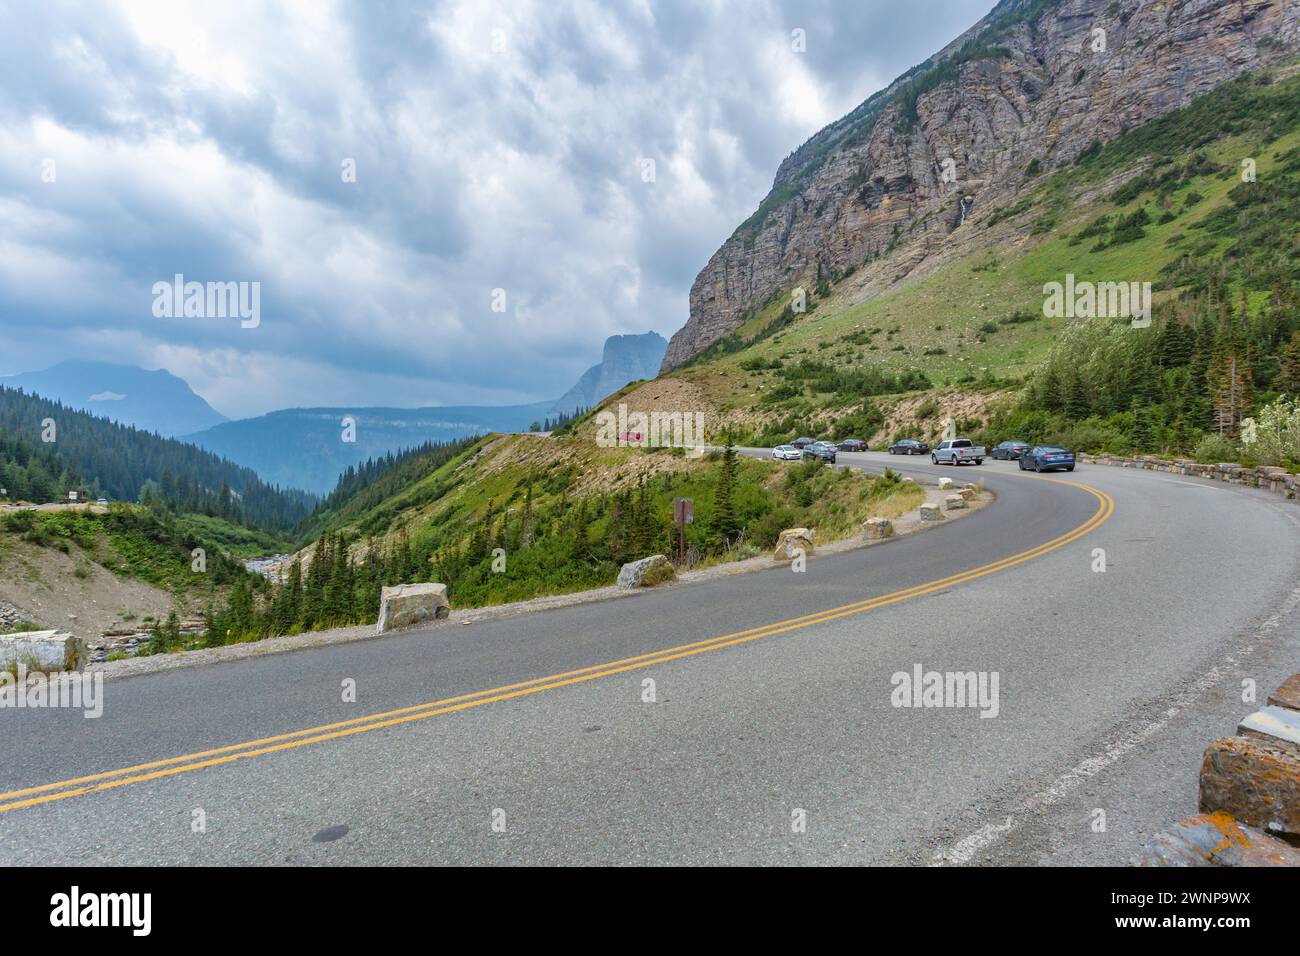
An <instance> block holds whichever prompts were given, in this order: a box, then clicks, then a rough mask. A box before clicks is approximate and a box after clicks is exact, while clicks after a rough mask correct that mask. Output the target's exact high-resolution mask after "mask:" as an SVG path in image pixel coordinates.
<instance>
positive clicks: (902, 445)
mask: <svg viewBox="0 0 1300 956" xmlns="http://www.w3.org/2000/svg"><path fill="white" fill-rule="evenodd" d="M929 450H930V446H929V445H928V444H926V443H925V442H923V441H920V440H918V439H916V438H903V439H900V440H899V441H896V442H894V443H893V444H892V445H890V446H889V453H890V454H891V455H924V454H925V453H926V452H927V451H929Z"/></svg>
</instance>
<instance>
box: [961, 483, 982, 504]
mask: <svg viewBox="0 0 1300 956" xmlns="http://www.w3.org/2000/svg"><path fill="white" fill-rule="evenodd" d="M979 493H980V490H979V488H977V487H976V486H975V485H972V484H965V485H962V486H961V491H960V492H959V494H960V495H961V496H962V497H963V498H965V499H966V500H967V501H974V500H975V499H976V498H978V497H979Z"/></svg>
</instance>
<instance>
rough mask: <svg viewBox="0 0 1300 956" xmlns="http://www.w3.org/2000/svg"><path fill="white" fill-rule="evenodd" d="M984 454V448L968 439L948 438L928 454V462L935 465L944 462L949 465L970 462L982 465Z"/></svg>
mask: <svg viewBox="0 0 1300 956" xmlns="http://www.w3.org/2000/svg"><path fill="white" fill-rule="evenodd" d="M985 454H986V452H985V451H984V446H983V445H977V444H975V443H974V442H973V441H971V440H970V439H969V438H949V439H947V440H946V441H941V442H939V447H938V448H936V449H935V450H934V451H932V452H930V461H932V462H933V463H934V464H936V465H941V464H943V463H944V462H947V463H948V464H950V465H964V464H966V463H967V462H972V461H973V462H974V463H975V464H977V465H982V464H984V456H985Z"/></svg>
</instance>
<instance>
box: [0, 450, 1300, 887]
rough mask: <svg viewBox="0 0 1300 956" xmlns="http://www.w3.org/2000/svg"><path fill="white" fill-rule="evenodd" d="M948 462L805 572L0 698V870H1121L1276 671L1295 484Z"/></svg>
mask: <svg viewBox="0 0 1300 956" xmlns="http://www.w3.org/2000/svg"><path fill="white" fill-rule="evenodd" d="M840 460H841V463H842V464H849V465H866V466H867V467H871V468H875V469H878V468H879V467H881V465H883V464H889V465H891V466H893V467H895V468H896V469H899V470H903V471H904V472H905V473H910V474H914V475H916V476H917V477H919V478H923V479H924V478H926V477H927V476H929V477H930V478H932V477H933V476H934V475H946V476H954V469H952V468H950V467H938V468H936V467H934V466H931V465H930V464H929V462H928V460H925V459H900V458H890V457H889V456H885V455H876V454H864V455H848V454H844V455H841V456H840ZM776 467H780V466H779V465H778V466H776ZM956 477H958V478H959V479H960V480H969V479H973V478H975V477H979V478H982V479H984V480H985V482H986V484H987V487H989V488H990V489H991V490H992V491H994V492H995V493H996V494H997V496H998V500H997V501H996V502H995V503H994V504H993V505H991V506H990V507H988V508H985V509H984V510H982V511H981V512H979V513H977V514H974V515H971V516H970V517H968V518H966V519H964V520H962V521H960V522H953V523H951V524H949V525H946V526H942V527H939V528H936V529H934V530H930V531H927V532H925V533H923V534H920V535H915V536H911V537H907V538H903V539H899V540H896V541H893V542H891V543H889V544H887V545H885V546H883V547H875V548H870V549H865V550H860V551H854V552H848V553H844V554H838V555H828V556H825V557H822V558H817V557H813V558H811V559H810V560H809V562H808V566H807V570H806V571H805V572H804V573H801V574H799V573H792V571H791V570H790V569H789V568H788V567H780V568H776V569H773V570H771V571H764V572H758V573H753V574H747V575H740V576H735V577H730V578H724V579H718V580H713V581H709V582H704V583H700V584H694V585H679V586H675V587H671V588H667V589H662V590H655V591H648V592H646V593H644V594H639V595H636V596H635V597H631V598H627V599H623V600H619V601H613V602H608V603H599V604H589V605H582V606H577V607H571V608H563V609H557V610H552V611H546V612H542V613H538V614H534V615H531V616H527V617H519V618H513V619H504V620H499V621H492V622H482V623H478V624H475V625H473V626H470V627H461V626H445V625H444V626H440V627H436V628H431V629H429V630H428V631H423V632H414V633H405V634H402V635H399V636H395V637H387V638H380V639H373V640H368V641H364V642H358V643H353V644H346V645H336V646H332V647H327V648H322V649H317V650H307V651H298V652H291V653H285V654H277V655H270V656H265V657H259V658H254V659H249V660H244V661H238V662H232V663H226V664H217V665H212V666H208V667H201V668H191V669H185V670H175V671H169V672H163V673H159V674H155V675H150V676H142V677H135V678H129V679H124V680H119V681H111V682H109V683H108V684H107V685H106V688H105V693H106V701H105V712H104V715H103V717H101V718H99V719H97V720H86V719H84V718H82V717H81V715H80V713H78V712H72V711H66V710H62V711H61V710H44V711H35V710H23V711H17V710H0V733H3V737H4V741H5V754H6V760H5V761H3V762H0V791H3V793H0V862H2V863H5V864H14V863H51V864H58V863H103V862H117V863H144V864H171V863H196V864H197V863H236V864H258V863H272V864H273V863H285V862H292V863H413V864H420V863H503V862H507V863H589V862H590V863H612V864H620V863H651V864H657V863H871V862H877V863H932V862H949V863H1011V862H1019V863H1038V862H1050V863H1125V862H1128V861H1129V859H1130V858H1131V857H1132V855H1133V854H1134V853H1136V852H1137V851H1138V849H1139V848H1140V847H1141V846H1142V844H1143V843H1144V842H1145V840H1146V839H1147V838H1148V837H1149V836H1150V834H1151V833H1152V832H1153V831H1154V830H1156V829H1158V828H1160V827H1162V826H1165V825H1167V824H1168V823H1170V822H1172V821H1174V820H1176V819H1178V818H1180V817H1182V816H1185V815H1187V814H1190V813H1192V812H1194V811H1195V802H1196V773H1197V770H1198V768H1199V761H1200V754H1201V752H1202V750H1203V749H1204V747H1205V745H1206V743H1207V742H1208V741H1209V740H1210V739H1211V738H1212V737H1214V736H1217V735H1222V734H1227V733H1231V732H1232V731H1233V729H1234V728H1235V725H1236V722H1237V720H1238V718H1240V717H1241V716H1242V715H1243V714H1245V713H1247V712H1249V711H1250V710H1252V709H1254V708H1253V706H1252V705H1250V704H1247V703H1243V701H1242V680H1243V679H1245V678H1249V679H1251V680H1254V681H1255V682H1256V684H1257V686H1258V688H1259V694H1260V697H1261V699H1262V696H1263V695H1265V694H1267V692H1268V691H1269V690H1270V689H1271V688H1272V686H1274V685H1276V684H1277V683H1279V682H1280V681H1281V680H1282V679H1283V678H1285V677H1286V676H1287V675H1289V674H1290V673H1292V672H1294V671H1295V670H1300V653H1297V652H1298V651H1300V610H1298V609H1297V605H1300V506H1297V505H1296V504H1295V503H1288V502H1285V501H1282V500H1281V499H1279V498H1277V497H1276V496H1271V495H1267V494H1264V493H1260V492H1252V491H1248V490H1244V489H1235V488H1231V487H1228V486H1220V485H1213V484H1209V483H1203V482H1199V481H1196V480H1194V479H1184V478H1180V477H1176V476H1171V475H1157V474H1153V473H1149V472H1135V471H1128V470H1123V469H1114V468H1106V467H1100V466H1099V467H1088V466H1081V467H1080V468H1079V469H1078V470H1077V471H1076V472H1075V473H1074V474H1072V475H1058V476H1056V478H1057V479H1058V480H1049V479H1045V478H1038V477H1035V476H1028V475H1021V474H1018V473H1016V468H1015V465H1010V464H1007V463H1003V462H988V461H986V462H985V464H984V465H982V466H979V467H971V466H967V467H964V468H962V469H959V470H957V473H956ZM1085 485H1086V486H1090V487H1091V488H1092V489H1095V491H1090V490H1088V488H1086V487H1081V486H1085ZM1044 546H1046V547H1044ZM1097 548H1101V549H1104V551H1105V559H1106V570H1105V571H1104V572H1100V573H1099V572H1097V571H1094V570H1093V568H1094V566H1095V562H1096V557H1095V552H1094V549H1097ZM949 579H951V580H949ZM929 582H937V583H934V584H930V585H929V586H925V587H922V585H927V583H929ZM831 609H838V610H836V611H834V612H833V613H823V612H828V611H830V610H831ZM801 618H804V619H805V620H799V619H801ZM781 622H787V623H781ZM772 625H779V626H772ZM701 642H703V643H701ZM670 648H672V649H674V650H672V651H669V652H665V649H670ZM611 662H620V663H613V664H612V665H611ZM917 665H920V666H921V667H922V669H923V670H925V671H930V670H935V671H940V672H947V671H959V672H966V671H975V672H982V673H985V674H988V675H993V674H996V675H997V679H998V697H997V707H996V716H990V717H982V716H981V709H980V708H978V707H920V708H915V707H896V706H893V703H892V702H891V695H892V693H893V691H894V685H893V682H892V679H891V678H892V676H893V675H894V674H896V673H899V672H903V673H908V674H910V673H911V672H912V671H913V669H914V667H916V666H917ZM552 675H561V676H559V677H555V678H554V679H547V678H551V677H552ZM647 678H650V679H652V680H653V681H654V692H655V693H654V697H655V699H654V701H653V702H648V701H646V700H645V699H644V698H645V696H646V689H645V686H644V684H643V681H645V680H646V679H647ZM345 681H353V682H355V687H356V701H355V702H345V701H344V700H343V699H342V697H343V694H342V692H341V687H342V685H343V683H344V682H345ZM990 686H991V685H990ZM431 702H442V703H439V704H432V703H431ZM395 711H396V712H397V713H394V712H395ZM990 711H991V708H989V707H987V706H986V707H985V708H984V712H986V713H987V712H990ZM372 715H385V716H382V717H373V716H372ZM312 728H317V729H315V730H312ZM319 728H326V729H319ZM253 741H260V742H259V743H249V742H253ZM226 748H229V749H226ZM212 751H215V752H212ZM173 758H180V759H176V760H174V761H173ZM140 765H143V766H140ZM131 767H138V769H135V770H132V771H129V772H122V771H123V770H124V769H125V768H131ZM101 774H102V775H103V776H98V777H97V775H101ZM86 776H89V777H92V779H90V780H85V781H81V782H71V783H69V782H67V781H76V780H77V779H78V778H82V777H86ZM55 784H57V785H55ZM1099 811H1100V812H1104V815H1105V816H1104V820H1105V828H1104V829H1102V830H1098V829H1097V826H1098V821H1099V819H1100V816H1099ZM199 823H201V824H202V826H199ZM344 830H346V832H344ZM339 834H342V835H339Z"/></svg>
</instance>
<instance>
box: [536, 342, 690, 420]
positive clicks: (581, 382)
mask: <svg viewBox="0 0 1300 956" xmlns="http://www.w3.org/2000/svg"><path fill="white" fill-rule="evenodd" d="M667 350H668V340H667V339H665V338H664V337H663V336H662V335H660V334H659V333H658V332H646V333H645V334H644V335H611V336H610V337H609V338H607V339H606V340H605V351H604V353H603V354H602V355H601V359H600V363H599V364H598V365H593V366H592V367H591V368H589V369H587V371H586V372H584V373H583V375H582V378H580V379H578V382H577V384H576V385H574V386H573V388H571V389H569V390H568V391H567V392H565V393H564V397H563V398H561V399H560V400H559V401H558V402H556V403H555V405H554V406H552V408H551V414H552V415H565V414H569V413H571V412H573V411H574V410H575V409H579V408H591V407H592V406H593V405H595V404H596V403H597V402H599V401H600V400H601V399H602V398H604V397H605V396H606V395H611V394H613V393H614V392H617V391H618V390H619V389H620V388H622V387H623V386H624V385H626V384H627V383H628V382H635V381H636V380H637V379H642V378H654V377H655V376H656V375H658V374H659V364H660V363H661V362H662V361H663V360H664V353H665V352H666V351H667Z"/></svg>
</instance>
